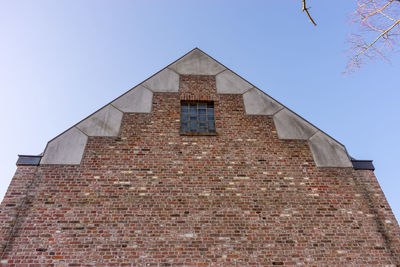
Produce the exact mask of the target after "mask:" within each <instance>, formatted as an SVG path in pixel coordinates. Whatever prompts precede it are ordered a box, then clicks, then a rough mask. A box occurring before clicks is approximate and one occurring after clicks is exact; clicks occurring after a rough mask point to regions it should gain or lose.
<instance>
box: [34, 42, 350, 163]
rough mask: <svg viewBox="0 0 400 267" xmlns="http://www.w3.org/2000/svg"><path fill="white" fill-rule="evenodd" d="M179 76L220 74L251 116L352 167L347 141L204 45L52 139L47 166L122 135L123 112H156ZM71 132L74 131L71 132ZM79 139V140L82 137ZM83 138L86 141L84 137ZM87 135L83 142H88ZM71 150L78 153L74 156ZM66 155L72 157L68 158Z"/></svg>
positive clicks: (220, 83)
mask: <svg viewBox="0 0 400 267" xmlns="http://www.w3.org/2000/svg"><path fill="white" fill-rule="evenodd" d="M180 75H209V76H215V81H216V93H217V94H232V95H241V96H242V101H243V104H244V108H245V113H246V114H247V115H248V116H253V115H264V116H271V117H272V119H273V122H274V125H275V128H276V131H277V134H278V137H279V139H282V140H305V141H307V142H308V144H309V146H310V150H311V153H312V155H313V158H314V161H315V163H316V165H317V166H318V167H351V166H352V163H351V160H350V158H349V155H348V153H347V151H346V148H345V146H344V145H342V144H341V143H339V142H338V141H336V140H335V139H333V138H332V137H330V136H329V135H327V134H326V133H324V132H323V131H321V130H320V129H318V128H317V127H315V126H314V125H312V124H311V123H309V122H308V121H306V120H305V119H304V118H302V117H301V116H299V115H297V114H296V113H294V112H293V111H291V110H290V109H288V108H287V107H285V106H284V105H282V104H281V103H279V102H278V101H277V100H275V99H274V98H272V97H271V96H269V95H268V94H266V93H265V92H264V91H262V90H260V89H258V88H257V87H255V86H254V85H252V84H251V83H250V82H248V81H246V80H245V79H243V78H242V77H240V76H239V75H237V74H236V73H234V72H233V71H231V70H230V69H229V68H227V67H225V66H224V65H222V64H221V63H219V62H218V61H217V60H215V59H214V58H212V57H211V56H209V55H207V54H206V53H204V52H203V51H202V50H200V49H199V48H194V49H193V50H191V51H190V52H188V53H187V54H185V55H184V56H182V57H181V58H179V59H178V60H176V61H175V62H173V63H171V64H170V65H168V66H167V67H165V68H163V69H162V70H160V71H159V72H157V73H155V74H154V75H152V76H150V77H149V78H148V79H146V80H144V81H143V82H141V83H140V84H138V85H136V86H135V87H133V88H132V89H131V90H129V91H127V92H126V93H125V94H123V95H121V96H120V97H118V98H117V99H115V100H113V101H111V102H110V103H109V104H107V105H105V106H104V107H102V108H101V109H100V110H98V111H96V112H95V113H94V114H92V115H90V116H89V117H87V118H86V119H84V120H82V121H80V122H79V123H78V124H76V125H74V126H72V127H71V128H69V129H68V130H67V131H65V132H63V133H62V134H60V135H58V136H57V137H55V138H53V139H52V140H50V141H49V142H48V144H47V146H46V149H45V152H44V157H43V160H42V164H79V163H80V160H81V158H82V157H83V153H84V148H85V146H86V141H85V142H81V141H79V142H75V141H74V140H75V139H76V140H78V139H79V140H80V139H82V138H80V133H81V134H83V135H84V136H85V137H86V138H87V137H90V136H117V135H118V132H119V128H120V124H121V121H122V115H123V113H151V111H152V105H153V94H154V93H178V92H179V83H180V77H179V76H180ZM71 133H74V134H72V135H71ZM78 137H79V138H78ZM85 137H83V139H84V138H85ZM83 139H82V140H83ZM71 151H72V152H74V153H72V154H71ZM65 153H69V154H70V155H73V159H69V158H68V159H67V160H65V161H63V160H64V159H65V155H63V154H65Z"/></svg>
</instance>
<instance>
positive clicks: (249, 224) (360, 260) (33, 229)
mask: <svg viewBox="0 0 400 267" xmlns="http://www.w3.org/2000/svg"><path fill="white" fill-rule="evenodd" d="M180 79H181V80H180V92H179V93H155V94H154V97H153V110H152V112H151V113H150V114H133V113H130V114H127V113H126V114H124V117H123V121H122V125H121V130H120V134H119V136H118V137H117V138H114V137H89V140H88V144H87V147H86V150H85V154H84V157H83V160H82V163H81V164H80V165H75V166H73V165H41V166H39V167H38V170H37V172H36V174H35V175H33V174H34V172H35V167H19V168H18V170H17V173H16V175H15V177H14V179H13V181H12V183H11V185H10V187H9V189H8V193H7V195H6V197H5V199H4V201H3V203H2V206H1V212H2V213H1V214H0V216H1V217H0V218H1V220H0V223H1V225H2V231H1V234H2V236H1V240H2V242H3V243H2V244H4V240H6V236H7V233H6V232H7V231H8V230H9V229H10V227H11V226H10V225H12V221H13V220H14V219H12V218H15V217H16V216H17V211H19V214H20V215H19V219H18V221H17V227H16V229H15V231H14V232H13V235H12V238H11V239H10V242H9V244H8V245H7V247H6V250H5V255H4V256H3V258H2V263H4V264H6V263H8V264H10V265H12V264H17V265H19V264H22V263H37V264H56V265H68V264H70V265H74V264H75V265H79V264H89V265H99V264H103V265H110V264H115V265H123V264H126V265H148V266H158V265H160V266H176V265H185V266H208V265H214V266H215V265H222V266H223V265H225V266H231V265H238V266H243V265H255V266H260V265H296V264H303V265H316V266H320V265H349V264H353V265H363V266H365V265H393V266H394V265H396V264H400V261H399V255H400V251H399V248H400V245H399V236H400V230H399V226H398V224H397V222H396V219H395V218H394V216H393V214H392V212H391V210H390V207H389V205H388V204H387V202H386V199H385V197H384V195H383V193H382V190H381V189H380V187H379V184H378V182H377V180H376V178H375V177H374V175H373V173H372V172H371V171H355V170H353V169H351V168H320V167H316V166H315V163H314V160H313V157H312V154H311V152H310V149H309V146H308V144H307V142H306V141H298V140H280V139H279V138H278V136H277V133H276V129H275V126H274V123H273V120H272V119H271V117H269V116H248V115H245V112H244V106H243V100H242V96H241V95H219V94H216V91H215V77H214V76H196V75H187V76H181V77H180ZM187 99H194V100H196V99H197V100H213V101H215V102H214V103H215V113H216V127H217V133H218V135H216V136H181V135H180V134H179V128H180V122H179V119H180V101H181V100H187ZM32 177H34V178H35V181H34V183H32V189H31V190H30V191H29V192H31V193H30V197H29V198H28V199H29V200H28V201H26V204H25V207H24V209H20V210H18V209H17V206H10V205H9V204H10V203H18V202H19V201H20V200H19V199H20V198H21V197H22V196H23V195H24V194H26V188H27V184H31V183H30V182H31V179H32ZM3 229H5V230H4V231H3ZM6 230H7V231H6ZM8 232H9V231H8ZM8 236H9V235H8Z"/></svg>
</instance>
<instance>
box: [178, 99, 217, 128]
mask: <svg viewBox="0 0 400 267" xmlns="http://www.w3.org/2000/svg"><path fill="white" fill-rule="evenodd" d="M185 107H186V108H185ZM194 107H195V108H194ZM185 110H186V112H185ZM193 118H195V119H193ZM202 118H204V119H202ZM210 118H212V119H210ZM215 122H216V120H215V102H214V101H203V100H181V103H180V121H179V127H180V128H179V132H180V134H181V135H218V133H217V129H216V123H215ZM184 123H186V125H184ZM202 124H203V125H202ZM191 125H193V127H191ZM210 125H212V126H210ZM202 129H204V131H201V130H202Z"/></svg>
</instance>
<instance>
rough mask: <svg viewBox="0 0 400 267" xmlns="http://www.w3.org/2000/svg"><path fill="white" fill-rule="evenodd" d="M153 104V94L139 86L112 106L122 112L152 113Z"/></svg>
mask: <svg viewBox="0 0 400 267" xmlns="http://www.w3.org/2000/svg"><path fill="white" fill-rule="evenodd" d="M152 103H153V92H151V91H150V90H149V89H147V88H145V87H144V86H142V85H139V86H137V87H135V88H134V89H132V90H130V91H129V92H128V93H126V94H124V95H123V96H121V97H120V98H118V99H117V100H115V101H114V102H112V103H111V104H112V105H113V106H115V107H116V108H117V109H119V110H121V111H122V112H134V113H150V112H151V109H152Z"/></svg>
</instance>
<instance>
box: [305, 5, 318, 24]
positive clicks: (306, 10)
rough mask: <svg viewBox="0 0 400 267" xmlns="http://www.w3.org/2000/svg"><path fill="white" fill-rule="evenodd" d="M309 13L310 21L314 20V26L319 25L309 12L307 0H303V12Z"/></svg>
mask: <svg viewBox="0 0 400 267" xmlns="http://www.w3.org/2000/svg"><path fill="white" fill-rule="evenodd" d="M304 11H305V12H306V13H307V16H308V18H309V19H310V21H311V22H312V24H314V26H317V23H315V21H314V20H313V18H312V17H311V15H310V12H308V8H307V6H306V0H303V12H304Z"/></svg>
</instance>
